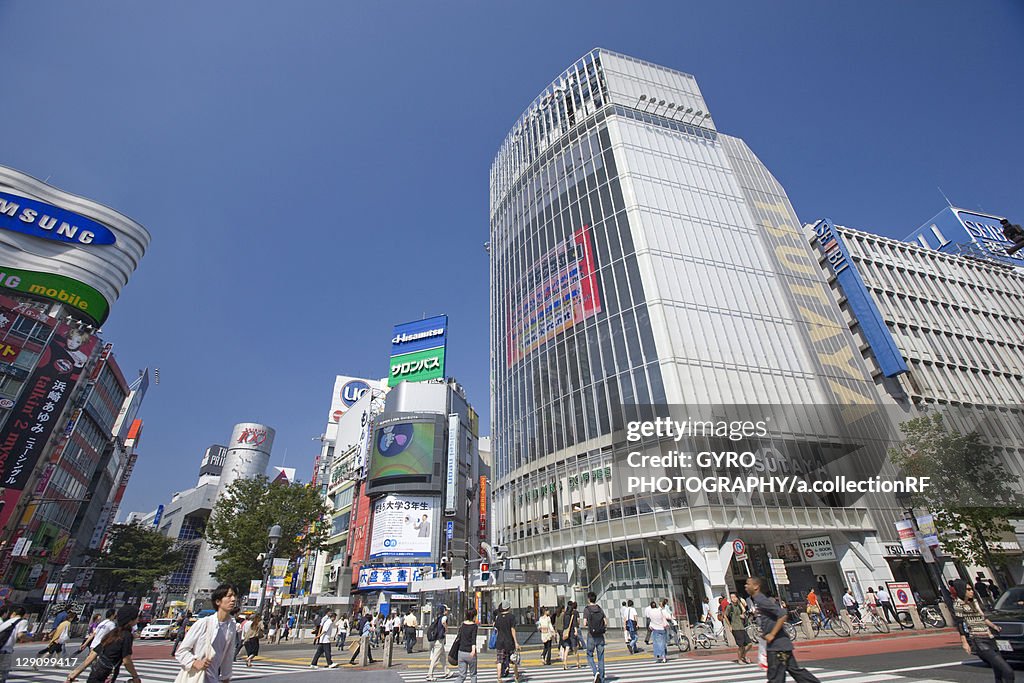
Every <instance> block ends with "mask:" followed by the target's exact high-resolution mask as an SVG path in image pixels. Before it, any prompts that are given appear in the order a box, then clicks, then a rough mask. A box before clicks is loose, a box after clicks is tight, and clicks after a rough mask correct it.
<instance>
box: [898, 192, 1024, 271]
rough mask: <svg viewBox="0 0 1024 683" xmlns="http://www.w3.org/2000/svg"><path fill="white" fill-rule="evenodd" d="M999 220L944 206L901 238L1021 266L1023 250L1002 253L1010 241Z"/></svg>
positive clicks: (1023, 256)
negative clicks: (1004, 233) (1014, 252)
mask: <svg viewBox="0 0 1024 683" xmlns="http://www.w3.org/2000/svg"><path fill="white" fill-rule="evenodd" d="M999 219H1000V217H999V216H993V215H991V214H985V213H981V212H978V211H967V210H966V209H958V208H956V207H952V206H948V207H946V208H945V209H943V210H942V211H940V212H939V213H937V214H935V215H934V216H932V218H931V220H929V221H928V222H927V223H925V224H924V225H922V226H921V227H919V228H918V229H917V230H915V231H914V232H913V233H911V234H910V235H909V236H908V237H907V238H906V239H905V240H904V241H906V242H914V243H916V244H919V245H921V246H923V247H928V248H929V249H934V250H936V251H941V252H943V253H947V254H965V255H968V256H986V257H990V258H995V259H998V260H1000V261H1002V262H1004V263H1009V264H1011V265H1014V266H1017V267H1018V268H1020V267H1024V251H1018V252H1017V253H1016V254H1007V253H1006V250H1007V249H1009V248H1011V247H1013V242H1011V241H1010V240H1008V239H1006V237H1005V236H1004V235H1003V227H1002V225H1000V223H999ZM965 247H973V249H969V248H965Z"/></svg>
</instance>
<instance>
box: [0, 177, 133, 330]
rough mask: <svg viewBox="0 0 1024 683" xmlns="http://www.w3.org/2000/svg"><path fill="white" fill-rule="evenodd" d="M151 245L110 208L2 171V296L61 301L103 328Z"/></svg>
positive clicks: (125, 217) (0, 182) (42, 183)
mask: <svg viewBox="0 0 1024 683" xmlns="http://www.w3.org/2000/svg"><path fill="white" fill-rule="evenodd" d="M149 240H150V236H149V233H148V232H147V231H146V229H145V228H143V227H142V226H141V225H139V224H138V223H136V222H135V221H133V220H132V219H130V218H128V217H127V216H125V215H123V214H121V213H118V212H117V211H114V210H113V209H111V208H109V207H106V206H103V205H102V204H99V203H97V202H94V201H91V200H88V199H84V198H82V197H78V196H76V195H73V194H71V193H69V192H64V191H62V190H58V189H57V188H55V187H51V186H50V185H47V184H46V183H44V182H42V181H40V180H37V179H36V178H33V177H32V176H29V175H26V174H24V173H21V172H19V171H16V170H14V169H12V168H7V167H5V166H0V251H2V253H3V257H2V258H0V274H2V277H0V291H3V290H6V291H7V292H8V293H10V294H15V293H16V294H20V295H25V296H29V297H33V298H38V299H44V300H48V301H55V302H59V303H62V304H65V305H66V306H67V307H69V308H71V309H73V310H76V311H77V312H78V313H79V314H80V317H81V318H82V319H84V320H88V321H90V322H92V323H95V324H97V325H99V324H102V323H103V322H104V321H105V320H106V318H107V315H108V314H109V313H110V307H111V305H112V304H113V303H114V302H115V301H116V300H117V297H118V296H119V295H120V293H121V289H122V288H123V287H124V286H125V284H127V282H128V278H129V277H130V276H131V274H132V272H133V271H134V270H135V268H136V267H138V265H139V261H140V260H141V259H142V255H143V254H144V253H145V251H146V247H148V246H149Z"/></svg>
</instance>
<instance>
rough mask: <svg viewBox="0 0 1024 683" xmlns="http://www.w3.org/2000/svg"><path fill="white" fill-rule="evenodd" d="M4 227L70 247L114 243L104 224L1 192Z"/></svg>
mask: <svg viewBox="0 0 1024 683" xmlns="http://www.w3.org/2000/svg"><path fill="white" fill-rule="evenodd" d="M0 228H2V229H4V230H11V231H13V232H20V233H23V234H25V235H32V236H33V237H41V238H43V239H47V240H53V241H55V242H66V243H69V244H113V243H114V242H115V241H116V238H115V237H114V233H113V232H111V230H110V229H109V228H107V227H106V226H104V225H102V224H101V223H99V222H97V221H94V220H92V219H91V218H86V217H85V216H80V215H78V214H77V213H72V212H71V211H66V210H64V209H60V208H58V207H56V206H53V205H51V204H46V203H44V202H40V201H38V200H35V199H29V198H28V197H21V196H18V195H15V194H9V193H7V192H0Z"/></svg>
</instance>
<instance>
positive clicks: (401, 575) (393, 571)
mask: <svg viewBox="0 0 1024 683" xmlns="http://www.w3.org/2000/svg"><path fill="white" fill-rule="evenodd" d="M436 568H437V565H435V564H414V565H385V566H382V567H361V568H360V569H359V583H358V585H359V588H391V589H395V588H408V587H409V583H410V582H411V581H414V580H415V581H419V580H422V579H424V578H426V577H429V576H431V575H433V573H434V570H435V569H436Z"/></svg>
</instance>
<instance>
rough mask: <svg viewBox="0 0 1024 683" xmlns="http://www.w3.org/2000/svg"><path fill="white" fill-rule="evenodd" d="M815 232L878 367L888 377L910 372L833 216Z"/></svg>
mask: <svg viewBox="0 0 1024 683" xmlns="http://www.w3.org/2000/svg"><path fill="white" fill-rule="evenodd" d="M814 234H815V235H817V237H818V249H820V250H821V253H822V254H824V256H825V260H826V261H828V264H829V268H830V269H831V270H832V274H833V275H835V276H836V281H837V282H838V283H839V286H840V287H841V288H842V290H843V294H845V295H846V302H847V303H848V304H849V306H850V310H851V311H852V312H853V315H854V316H855V317H856V318H857V322H858V323H859V324H860V329H861V331H862V332H863V334H864V339H865V340H866V341H867V342H868V345H869V346H870V347H871V351H872V353H873V354H874V355H875V359H876V360H877V361H878V367H879V368H880V369H881V370H882V374H884V375H885V376H886V377H894V376H896V375H899V374H902V373H904V372H906V371H907V363H906V361H905V360H904V359H903V354H901V353H900V350H899V347H897V346H896V341H895V340H894V339H893V338H892V334H890V333H889V328H888V327H886V325H885V321H884V320H882V314H881V312H880V311H879V310H878V306H877V305H876V304H875V300H874V299H872V298H871V294H870V293H868V289H867V287H866V286H865V285H864V280H863V279H862V278H861V276H860V272H859V271H858V270H857V268H856V266H855V265H854V264H853V260H852V259H851V258H850V252H849V251H848V250H847V249H846V244H845V243H843V238H842V237H841V236H840V235H839V233H838V232H837V231H836V226H835V225H833V224H832V221H830V220H829V219H827V218H826V219H824V220H822V221H819V222H818V224H817V225H815V226H814Z"/></svg>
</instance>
